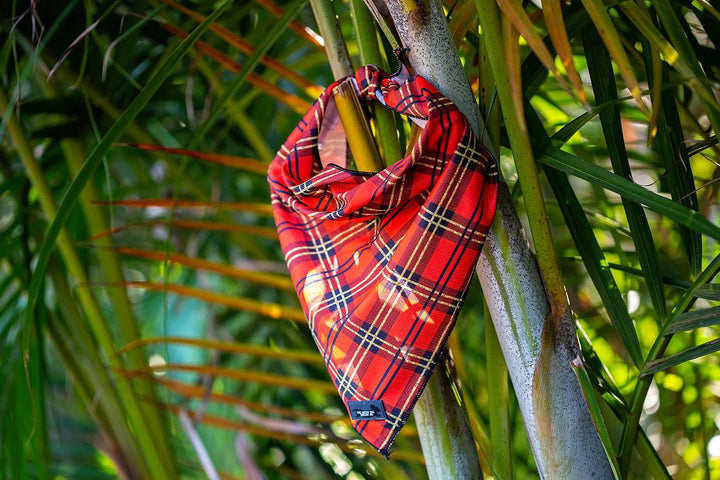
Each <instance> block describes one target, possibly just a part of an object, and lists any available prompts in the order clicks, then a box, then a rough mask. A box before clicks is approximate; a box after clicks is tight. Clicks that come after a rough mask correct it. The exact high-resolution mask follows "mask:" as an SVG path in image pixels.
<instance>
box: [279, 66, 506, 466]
mask: <svg viewBox="0 0 720 480" xmlns="http://www.w3.org/2000/svg"><path fill="white" fill-rule="evenodd" d="M354 78H355V81H356V83H357V86H358V90H359V93H358V95H359V98H360V99H361V101H365V102H369V101H371V100H373V99H376V100H380V101H381V102H382V103H384V104H385V105H387V106H388V107H390V108H392V109H393V110H395V111H397V112H398V113H400V114H402V115H406V116H408V117H411V118H413V119H415V120H416V121H418V122H423V121H425V122H426V124H425V128H424V129H423V131H422V133H421V135H420V139H419V140H418V142H417V144H416V146H415V147H414V148H413V150H412V152H410V154H409V155H407V156H406V157H405V158H402V159H400V160H399V161H397V162H396V163H394V164H393V165H391V166H389V167H387V168H386V169H385V170H383V171H381V172H378V173H365V172H357V171H351V170H347V169H345V166H346V162H347V158H346V152H345V150H346V143H345V137H344V132H343V131H342V130H340V128H342V127H341V125H340V124H339V122H338V121H337V110H336V108H335V105H334V100H333V97H332V93H331V92H332V89H333V87H334V86H335V85H337V83H339V82H336V83H334V84H333V85H331V86H330V87H329V88H328V89H326V90H325V92H324V93H323V94H322V95H321V96H320V98H319V99H318V101H317V102H316V103H315V104H314V105H313V107H312V109H311V110H310V111H309V112H308V113H307V114H306V115H305V117H304V118H303V119H302V121H301V122H300V124H299V125H298V126H297V128H296V129H295V130H294V131H293V132H292V134H291V135H290V137H289V138H288V140H287V141H286V142H285V144H284V145H283V146H282V147H281V148H280V151H279V152H278V153H277V155H276V156H275V159H274V160H273V162H272V164H271V165H270V170H269V173H268V178H269V182H270V189H271V192H272V202H273V210H274V216H275V223H276V224H277V229H278V233H279V235H280V244H281V246H282V249H283V251H284V252H285V259H286V260H287V264H288V267H289V269H290V276H291V277H292V280H293V282H294V284H295V289H296V290H297V293H298V297H299V298H300V303H301V304H302V308H303V310H304V311H305V315H306V316H307V318H308V322H309V324H310V328H311V330H312V334H313V337H314V339H315V342H316V344H317V346H318V348H319V349H320V352H321V353H322V355H323V358H324V359H325V364H326V365H327V368H328V372H329V373H330V376H331V377H332V380H333V382H335V385H336V386H337V389H338V392H339V393H340V396H341V397H342V399H343V401H344V402H345V405H346V407H347V408H348V412H349V413H350V417H351V418H352V420H353V426H354V427H355V429H356V430H357V431H358V432H359V433H360V435H361V436H362V437H363V438H364V439H365V440H367V441H368V442H369V443H371V444H372V445H373V446H374V447H375V448H377V449H378V450H379V451H380V452H381V453H382V454H384V455H388V452H389V448H390V445H391V444H392V441H393V439H394V438H395V436H396V435H397V433H398V432H399V431H400V429H401V428H402V426H403V425H404V424H405V422H406V421H407V418H408V416H409V415H410V412H411V411H412V408H413V406H414V405H415V402H416V401H417V399H418V397H419V396H420V394H421V392H422V390H423V388H424V386H425V384H426V382H427V380H428V378H429V377H430V374H431V373H432V370H433V368H434V366H435V363H436V362H437V360H438V356H439V354H440V352H441V350H442V347H443V346H444V344H445V341H446V340H447V337H448V335H449V334H450V331H451V330H452V327H453V325H454V324H455V319H456V318H457V314H458V312H459V310H460V307H461V306H462V304H463V302H464V299H465V294H466V293H467V287H468V284H469V282H470V278H471V276H472V272H473V268H474V267H475V264H476V262H477V259H478V255H479V254H480V249H481V247H482V245H483V242H484V241H485V234H486V233H487V231H488V228H489V227H490V223H491V222H492V219H493V215H494V213H495V201H496V195H497V181H498V174H497V167H496V164H495V161H494V160H493V158H492V157H491V155H490V153H489V152H488V151H487V150H486V149H485V148H484V147H483V146H482V145H481V143H480V141H479V140H478V139H477V138H476V137H475V135H474V134H473V132H472V130H471V128H470V126H469V125H468V122H467V120H466V119H465V117H464V116H463V115H462V114H461V113H460V112H459V111H458V109H457V107H456V106H455V105H454V104H452V103H451V102H450V100H448V99H447V98H445V97H444V96H443V95H442V94H440V93H439V92H438V91H437V90H436V89H435V87H434V86H433V85H432V84H431V83H430V82H428V81H427V80H425V79H423V78H421V77H417V76H416V77H410V78H409V79H408V80H407V81H405V82H404V83H402V84H399V83H397V82H396V81H395V80H393V78H390V77H389V76H388V75H387V74H386V73H384V72H381V71H379V70H377V69H375V68H374V67H370V66H367V67H363V68H361V69H360V70H359V71H358V72H357V73H356V75H355V77H354ZM321 128H322V132H321ZM338 137H339V141H338ZM319 144H322V149H320V148H319Z"/></svg>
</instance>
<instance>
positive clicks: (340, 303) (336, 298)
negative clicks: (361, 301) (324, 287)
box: [325, 285, 353, 312]
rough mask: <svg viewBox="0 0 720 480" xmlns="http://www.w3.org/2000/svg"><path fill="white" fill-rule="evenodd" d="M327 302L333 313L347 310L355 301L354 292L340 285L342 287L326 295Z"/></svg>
mask: <svg viewBox="0 0 720 480" xmlns="http://www.w3.org/2000/svg"><path fill="white" fill-rule="evenodd" d="M325 301H326V302H327V306H328V310H330V311H331V312H337V311H338V310H340V309H342V308H347V307H348V306H349V305H350V304H351V303H352V301H353V295H352V290H351V289H350V287H349V286H347V285H340V287H338V288H336V289H333V290H330V291H329V292H327V293H325Z"/></svg>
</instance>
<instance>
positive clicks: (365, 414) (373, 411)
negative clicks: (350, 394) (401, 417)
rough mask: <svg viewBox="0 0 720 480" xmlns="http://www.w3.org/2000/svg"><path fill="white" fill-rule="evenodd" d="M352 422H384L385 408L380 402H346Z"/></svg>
mask: <svg viewBox="0 0 720 480" xmlns="http://www.w3.org/2000/svg"><path fill="white" fill-rule="evenodd" d="M347 405H348V410H350V418H352V419H353V420H385V418H386V417H385V407H384V406H383V403H382V401H381V400H362V401H352V400H351V401H349V402H347Z"/></svg>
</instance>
